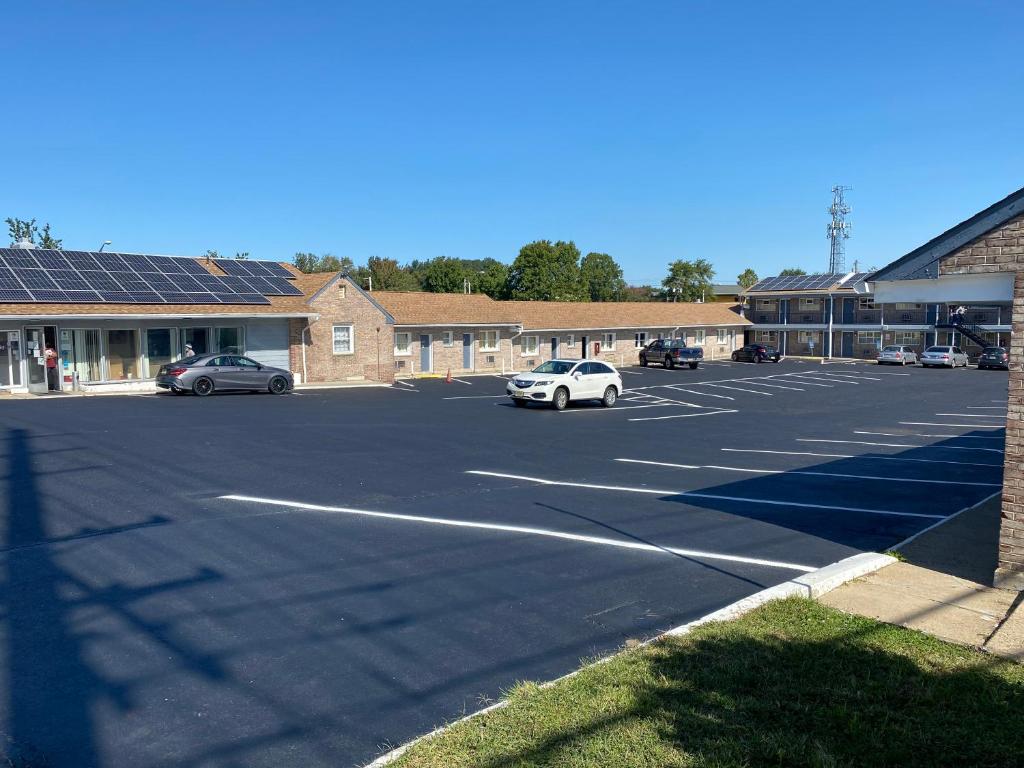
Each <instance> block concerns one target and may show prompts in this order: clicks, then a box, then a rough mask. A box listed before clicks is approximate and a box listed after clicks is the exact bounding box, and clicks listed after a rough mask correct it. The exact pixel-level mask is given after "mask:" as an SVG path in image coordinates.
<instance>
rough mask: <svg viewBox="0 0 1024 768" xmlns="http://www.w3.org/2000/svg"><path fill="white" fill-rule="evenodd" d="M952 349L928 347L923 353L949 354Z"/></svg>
mask: <svg viewBox="0 0 1024 768" xmlns="http://www.w3.org/2000/svg"><path fill="white" fill-rule="evenodd" d="M951 349H952V347H928V349H926V350H925V352H949V351H950V350H951Z"/></svg>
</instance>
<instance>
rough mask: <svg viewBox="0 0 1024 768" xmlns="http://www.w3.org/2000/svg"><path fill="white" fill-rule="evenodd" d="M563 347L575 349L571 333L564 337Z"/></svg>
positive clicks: (574, 341)
mask: <svg viewBox="0 0 1024 768" xmlns="http://www.w3.org/2000/svg"><path fill="white" fill-rule="evenodd" d="M565 346H567V347H575V346H576V337H575V336H573V335H572V334H571V333H570V334H569V335H568V336H566V337H565Z"/></svg>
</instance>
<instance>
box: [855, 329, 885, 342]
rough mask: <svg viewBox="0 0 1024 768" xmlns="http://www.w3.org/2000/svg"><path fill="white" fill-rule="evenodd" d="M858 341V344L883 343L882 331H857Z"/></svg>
mask: <svg viewBox="0 0 1024 768" xmlns="http://www.w3.org/2000/svg"><path fill="white" fill-rule="evenodd" d="M857 343H858V344H876V345H879V344H881V343H882V332H881V331H857Z"/></svg>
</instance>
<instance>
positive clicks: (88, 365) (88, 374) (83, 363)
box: [61, 328, 155, 381]
mask: <svg viewBox="0 0 1024 768" xmlns="http://www.w3.org/2000/svg"><path fill="white" fill-rule="evenodd" d="M61 333H63V331H62V332H61ZM71 339H72V342H71V343H72V352H71V367H72V369H73V370H74V371H76V372H77V373H78V380H79V381H100V379H101V378H102V374H101V372H100V364H101V362H102V359H103V358H102V356H101V355H100V332H99V331H98V330H96V329H93V328H83V329H81V330H79V329H75V330H74V331H71ZM154 375H155V374H154Z"/></svg>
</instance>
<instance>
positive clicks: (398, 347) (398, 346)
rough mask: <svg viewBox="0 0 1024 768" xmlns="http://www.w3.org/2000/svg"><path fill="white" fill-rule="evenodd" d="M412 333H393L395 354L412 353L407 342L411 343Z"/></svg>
mask: <svg viewBox="0 0 1024 768" xmlns="http://www.w3.org/2000/svg"><path fill="white" fill-rule="evenodd" d="M411 339H412V335H411V334H409V333H396V334H395V354H396V355H409V354H412V353H411V352H410V350H409V344H410V343H411Z"/></svg>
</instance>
